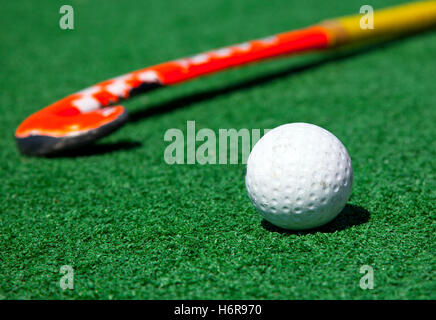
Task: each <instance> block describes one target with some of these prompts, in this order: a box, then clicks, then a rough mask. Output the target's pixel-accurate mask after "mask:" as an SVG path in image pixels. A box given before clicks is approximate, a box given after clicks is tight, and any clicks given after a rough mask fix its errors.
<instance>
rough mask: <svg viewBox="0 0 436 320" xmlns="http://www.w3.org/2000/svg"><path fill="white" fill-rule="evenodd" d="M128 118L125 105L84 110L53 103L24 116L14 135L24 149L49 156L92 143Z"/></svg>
mask: <svg viewBox="0 0 436 320" xmlns="http://www.w3.org/2000/svg"><path fill="white" fill-rule="evenodd" d="M127 118H128V114H127V110H126V109H125V108H124V107H122V106H112V107H105V108H100V109H96V110H93V111H89V112H85V113H81V112H80V111H78V110H77V109H75V108H67V109H66V108H56V105H52V106H49V107H47V108H44V109H42V110H40V111H39V112H37V113H35V114H33V115H31V116H30V117H28V118H27V119H25V120H24V121H23V122H22V123H21V124H20V126H19V127H18V128H17V130H16V132H15V139H16V142H17V145H18V149H19V150H20V152H21V153H23V154H26V155H30V156H49V155H53V154H56V153H59V152H62V151H65V150H71V149H75V148H78V147H81V146H83V145H86V144H89V143H92V142H94V141H95V140H97V139H100V138H102V137H104V136H106V135H108V134H110V133H112V132H113V131H115V130H117V129H118V128H120V127H121V126H122V125H123V124H124V123H126V121H127Z"/></svg>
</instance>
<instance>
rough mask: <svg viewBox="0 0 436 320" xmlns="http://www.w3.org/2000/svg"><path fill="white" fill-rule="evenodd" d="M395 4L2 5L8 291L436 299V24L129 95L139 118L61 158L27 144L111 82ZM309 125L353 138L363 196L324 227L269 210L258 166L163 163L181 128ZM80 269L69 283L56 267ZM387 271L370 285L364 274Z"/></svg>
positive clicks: (2, 251) (0, 201)
mask: <svg viewBox="0 0 436 320" xmlns="http://www.w3.org/2000/svg"><path fill="white" fill-rule="evenodd" d="M396 3H399V1H391V0H390V1H385V0H383V1H379V0H377V1H375V0H374V1H370V2H365V3H362V2H361V1H356V0H353V1H335V2H334V3H332V1H324V0H317V1H315V0H305V1H290V0H269V1H252V0H250V1H249V0H244V1H234V0H222V1H218V0H214V1H212V0H208V1H196V0H187V1H179V0H171V1H142V0H141V1H140V0H138V1H133V0H129V1H116V0H110V1H108V0H104V1H103V0H99V1H94V0H93V1H90V0H88V1H85V0H82V1H79V0H77V1H68V4H71V5H73V7H74V9H75V29H74V30H61V29H60V28H59V19H60V14H59V8H60V6H61V5H62V4H66V3H65V1H62V2H61V1H53V0H44V1H2V3H1V7H2V10H1V12H0V30H2V31H1V32H0V58H1V59H0V70H1V72H0V85H1V92H0V111H1V113H2V115H1V117H0V130H1V135H2V138H1V139H0V157H1V159H0V174H1V180H2V183H1V185H0V297H1V298H4V299H16V298H25V299H28V298H31V299H47V298H49V299H52V298H62V299H63V298H68V299H89V298H98V299H120V298H122V299H132V298H133V299H135V298H141V299H257V298H260V299H418V298H419V299H435V298H436V293H435V292H436V290H435V289H436V285H435V279H434V277H435V256H434V254H435V251H436V250H435V238H434V231H435V229H434V212H435V206H434V203H435V178H436V177H435V168H436V166H435V157H436V143H435V121H436V90H435V83H436V82H435V71H436V66H435V57H436V32H427V33H425V34H420V35H417V36H414V37H410V38H407V39H404V40H401V41H396V42H393V43H389V44H387V45H384V46H380V47H377V48H375V49H373V50H369V51H368V50H367V51H362V52H360V53H359V54H355V55H349V56H343V57H338V56H337V54H333V55H332V54H316V55H310V56H301V57H296V58H282V59H276V60H272V61H269V62H265V63H260V64H256V65H252V66H249V67H245V68H241V69H235V70H231V71H227V72H224V73H220V74H216V75H213V76H209V77H205V78H202V79H201V80H195V81H192V82H189V83H186V84H183V85H180V86H175V87H172V88H166V89H162V90H158V91H156V92H152V93H150V94H148V95H146V96H141V97H139V98H137V99H134V100H132V101H127V102H126V103H125V106H126V107H127V108H128V109H129V111H130V114H131V119H132V120H131V122H130V123H128V124H127V125H126V126H125V127H123V128H122V129H121V130H119V131H117V132H116V133H114V134H113V135H111V136H109V137H107V138H105V139H103V140H102V141H100V142H99V143H98V144H96V145H95V146H92V147H88V148H85V149H83V150H81V151H79V152H76V153H75V154H70V155H66V156H63V157H57V158H49V159H46V158H29V157H25V156H21V155H20V154H19V153H18V151H17V149H16V145H15V142H14V138H13V132H14V130H15V128H16V127H17V126H18V125H19V123H20V122H21V121H22V120H23V119H24V118H25V117H27V116H28V115H30V114H31V113H33V112H35V111H37V110H38V109H40V108H42V107H44V106H46V105H48V104H50V103H52V102H54V101H56V100H58V99H60V98H62V97H64V96H66V95H69V94H71V93H73V92H76V91H78V90H81V89H83V88H85V87H88V86H90V85H93V84H95V83H97V82H99V81H102V80H106V79H108V78H111V77H114V76H117V75H120V74H124V73H126V72H129V71H132V70H136V69H140V68H143V67H146V66H150V65H153V64H156V63H160V62H164V61H167V60H171V59H175V58H180V57H183V56H187V55H192V54H195V53H199V52H202V51H206V50H209V49H212V48H217V47H221V46H225V45H229V44H234V43H239V42H244V41H246V40H249V39H255V38H260V37H265V36H269V35H272V34H275V33H279V32H283V31H286V30H291V29H294V28H299V27H304V26H308V25H310V24H313V23H316V22H318V21H321V20H323V19H326V18H332V17H336V16H341V15H346V14H356V13H358V12H359V8H360V6H361V5H362V4H371V5H373V6H374V7H375V8H376V9H377V8H380V7H383V6H388V5H391V4H396ZM187 120H195V121H196V126H197V128H211V129H213V130H214V131H215V132H218V130H219V129H220V128H224V129H227V128H236V129H240V128H249V129H251V128H260V129H264V128H274V127H276V126H278V125H280V124H283V123H288V122H309V123H314V124H317V125H319V126H322V127H324V128H326V129H328V130H329V131H331V132H332V133H334V134H335V135H336V136H337V137H338V138H339V139H340V140H341V141H342V142H343V143H344V145H345V146H346V147H347V149H348V151H349V153H350V156H351V158H352V163H353V167H354V172H355V178H354V187H353V193H352V196H351V199H350V201H349V205H348V206H347V207H346V209H345V210H344V212H343V213H342V214H341V215H340V216H339V217H338V218H337V219H336V220H334V221H333V222H332V223H330V224H329V225H327V226H325V227H323V228H321V229H318V230H314V231H312V232H283V231H281V230H279V229H277V228H274V227H272V226H271V225H268V224H266V223H264V222H262V219H261V217H260V215H259V214H257V213H256V212H255V210H254V208H253V206H252V205H251V203H250V201H249V199H248V196H247V194H246V190H245V184H244V173H245V166H244V165H243V164H239V165H204V166H201V165H173V166H170V165H167V164H166V163H165V162H164V158H163V153H164V150H165V147H166V146H167V145H168V143H166V142H164V140H163V135H164V133H165V131H166V130H167V129H170V128H179V129H182V130H183V131H186V121H187ZM62 265H71V266H73V268H74V270H75V283H74V285H75V288H74V290H66V291H62V290H61V289H60V288H59V280H60V277H61V276H62V275H61V274H60V273H59V269H60V267H61V266H62ZM362 265H370V266H372V267H373V268H374V277H375V283H374V289H373V290H362V289H361V288H360V287H359V281H360V278H361V276H362V274H360V272H359V270H360V267H361V266H362Z"/></svg>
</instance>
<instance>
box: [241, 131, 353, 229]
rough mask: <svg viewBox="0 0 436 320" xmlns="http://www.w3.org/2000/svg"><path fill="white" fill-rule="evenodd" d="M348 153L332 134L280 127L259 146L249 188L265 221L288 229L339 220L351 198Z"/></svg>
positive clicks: (252, 160)
mask: <svg viewBox="0 0 436 320" xmlns="http://www.w3.org/2000/svg"><path fill="white" fill-rule="evenodd" d="M352 182H353V169H352V167H351V160H350V157H349V155H348V152H347V150H346V149H345V147H344V146H343V145H342V143H341V142H340V141H339V139H338V138H336V137H335V136H334V135H333V134H331V133H330V132H329V131H327V130H325V129H323V128H321V127H318V126H316V125H312V124H307V123H291V124H285V125H282V126H279V127H277V128H275V129H273V130H271V131H269V132H268V133H267V134H265V135H264V136H263V137H262V138H261V139H260V140H259V141H258V142H257V143H256V145H255V146H254V148H253V150H252V152H251V154H250V156H249V157H248V161H247V173H246V176H245V184H246V187H247V191H248V195H249V197H250V199H251V201H252V203H253V205H254V206H255V207H256V209H257V210H258V211H259V212H260V213H261V215H262V216H263V217H264V218H265V219H266V220H268V221H269V222H271V223H272V224H274V225H276V226H279V227H281V228H285V229H292V230H303V229H310V228H316V227H319V226H321V225H323V224H326V223H327V222H329V221H331V220H332V219H334V218H335V217H336V216H337V215H338V214H339V213H340V212H341V211H342V209H343V208H344V206H345V204H346V203H347V201H348V198H349V196H350V193H351V186H352Z"/></svg>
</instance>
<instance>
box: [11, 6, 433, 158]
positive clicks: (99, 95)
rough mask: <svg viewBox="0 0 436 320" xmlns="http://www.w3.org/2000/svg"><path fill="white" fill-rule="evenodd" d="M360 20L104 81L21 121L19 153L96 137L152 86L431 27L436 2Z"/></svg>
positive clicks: (323, 25) (345, 19)
mask: <svg viewBox="0 0 436 320" xmlns="http://www.w3.org/2000/svg"><path fill="white" fill-rule="evenodd" d="M361 18H362V17H361V16H360V15H355V16H349V17H343V18H338V19H335V20H329V21H325V22H322V23H319V24H317V25H314V26H311V27H308V28H305V29H300V30H296V31H290V32H285V33H281V34H277V35H274V36H271V37H268V38H263V39H260V40H253V41H250V42H246V43H242V44H238V45H234V46H230V47H226V48H222V49H217V50H213V51H209V52H206V53H202V54H199V55H196V56H192V57H188V58H183V59H179V60H174V61H170V62H166V63H162V64H158V65H155V66H152V67H148V68H144V69H141V70H138V71H133V72H131V73H128V74H125V75H122V76H120V77H116V78H113V79H110V80H107V81H103V82H101V83H98V84H96V85H94V86H92V87H89V88H87V89H85V90H82V91H79V92H77V93H74V94H72V95H70V96H67V97H66V98H64V99H62V100H59V101H57V102H55V103H54V104H52V105H49V106H48V107H45V108H44V109H41V110H40V111H38V112H36V113H34V114H32V115H31V116H29V117H28V118H27V119H25V120H24V121H23V122H22V123H21V124H20V125H19V126H18V128H17V129H16V132H15V138H16V141H17V144H18V148H19V150H20V151H21V152H22V153H23V154H27V155H34V156H45V155H50V154H53V153H57V152H60V151H64V150H67V149H72V148H77V147H80V146H82V145H85V144H88V143H90V142H92V141H95V140H97V139H99V138H101V137H103V136H106V135H108V134H110V133H111V132H113V131H114V130H116V129H118V128H119V127H120V126H121V125H123V124H124V123H125V122H126V120H127V111H126V109H125V108H124V107H122V106H120V105H116V104H117V103H119V102H120V101H122V100H126V99H129V98H131V97H133V96H134V95H137V94H139V93H144V92H148V91H150V90H152V89H156V88H159V87H163V86H169V85H174V84H177V83H180V82H184V81H187V80H190V79H193V78H197V77H199V76H202V75H207V74H211V73H213V72H217V71H220V70H225V69H228V68H230V67H236V66H241V65H244V64H247V63H251V62H255V61H259V60H263V59H267V58H272V57H277V56H280V55H285V54H286V55H289V54H296V53H305V52H311V51H315V50H325V49H329V48H335V47H339V46H342V45H344V44H349V43H355V42H360V41H363V40H368V39H375V38H379V37H387V36H388V37H395V36H400V35H403V34H406V33H411V32H417V31H420V30H423V29H427V28H430V27H432V26H435V25H436V1H423V2H415V3H410V4H405V5H401V6H397V7H392V8H388V9H384V10H380V11H376V12H375V13H374V29H362V28H361V26H360V23H361V21H360V20H361Z"/></svg>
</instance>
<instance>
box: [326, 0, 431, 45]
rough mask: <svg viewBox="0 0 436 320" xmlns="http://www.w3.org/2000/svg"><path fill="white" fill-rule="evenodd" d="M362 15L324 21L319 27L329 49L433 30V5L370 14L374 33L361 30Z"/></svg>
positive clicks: (406, 5)
mask: <svg viewBox="0 0 436 320" xmlns="http://www.w3.org/2000/svg"><path fill="white" fill-rule="evenodd" d="M364 16H365V14H361V15H354V16H348V17H343V18H338V19H335V20H330V21H325V22H323V23H321V26H323V27H325V28H326V29H327V30H328V31H329V33H330V37H331V39H330V42H331V45H332V46H335V45H339V44H344V43H350V42H357V41H361V40H368V39H371V38H377V37H386V36H387V37H391V36H392V37H393V36H398V35H402V34H407V33H412V32H416V31H419V30H424V29H428V28H431V27H435V26H436V1H420V2H412V3H407V4H404V5H399V6H396V7H391V8H387V9H382V10H377V11H374V20H373V22H374V29H364V28H362V27H361V20H364V21H363V23H364V24H365V23H367V22H368V21H367V20H365V18H364Z"/></svg>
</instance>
